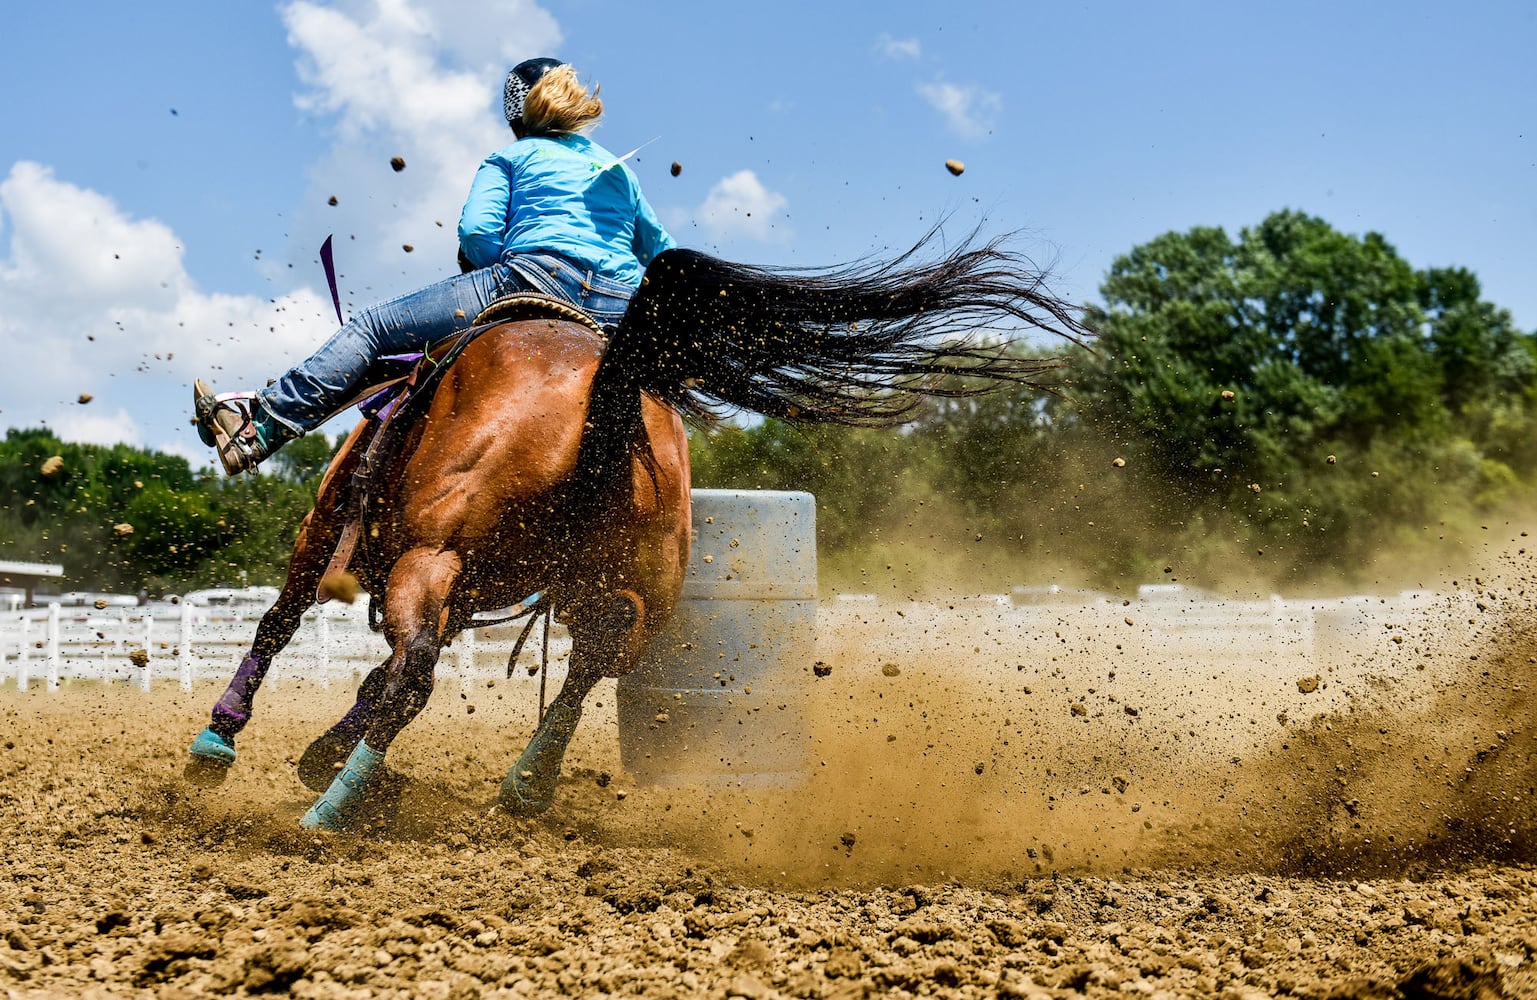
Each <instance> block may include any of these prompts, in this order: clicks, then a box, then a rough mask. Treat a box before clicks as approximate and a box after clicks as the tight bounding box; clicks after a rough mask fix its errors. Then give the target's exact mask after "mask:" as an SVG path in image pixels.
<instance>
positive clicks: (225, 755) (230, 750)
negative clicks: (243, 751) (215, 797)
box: [182, 729, 235, 785]
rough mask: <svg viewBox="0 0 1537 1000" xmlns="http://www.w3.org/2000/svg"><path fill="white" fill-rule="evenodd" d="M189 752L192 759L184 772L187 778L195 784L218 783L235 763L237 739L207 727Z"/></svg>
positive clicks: (199, 734) (193, 742) (198, 735)
mask: <svg viewBox="0 0 1537 1000" xmlns="http://www.w3.org/2000/svg"><path fill="white" fill-rule="evenodd" d="M188 753H190V754H191V755H192V759H191V760H189V761H187V767H186V769H185V770H184V771H183V772H182V774H183V775H184V776H185V777H186V779H187V780H188V781H190V782H192V783H193V784H195V785H217V784H219V783H220V782H222V781H223V780H224V777H225V775H227V774H229V769H230V765H232V764H234V763H235V741H234V740H232V739H229V738H227V737H224V736H220V735H219V734H218V733H216V732H214V731H213V730H212V729H205V730H203V731H202V732H201V733H198V734H197V739H195V740H193V741H192V746H191V747H189V748H188Z"/></svg>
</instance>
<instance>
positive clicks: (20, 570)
mask: <svg viewBox="0 0 1537 1000" xmlns="http://www.w3.org/2000/svg"><path fill="white" fill-rule="evenodd" d="M62 579H64V567H63V566H62V565H61V564H59V563H33V562H8V561H6V560H4V559H0V588H9V589H12V590H20V591H21V592H22V594H23V600H22V607H26V608H30V607H31V606H32V594H33V591H35V590H36V589H37V585H38V583H40V582H42V581H45V580H62Z"/></svg>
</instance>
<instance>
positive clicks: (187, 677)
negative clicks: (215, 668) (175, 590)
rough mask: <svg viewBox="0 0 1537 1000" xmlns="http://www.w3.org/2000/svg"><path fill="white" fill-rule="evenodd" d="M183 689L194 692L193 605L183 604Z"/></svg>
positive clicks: (181, 647)
mask: <svg viewBox="0 0 1537 1000" xmlns="http://www.w3.org/2000/svg"><path fill="white" fill-rule="evenodd" d="M179 652H180V654H181V689H182V690H183V691H191V690H192V605H190V604H188V603H187V602H186V601H183V602H182V604H181V646H180V649H179Z"/></svg>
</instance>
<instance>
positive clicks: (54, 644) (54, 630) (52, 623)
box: [48, 603, 59, 691]
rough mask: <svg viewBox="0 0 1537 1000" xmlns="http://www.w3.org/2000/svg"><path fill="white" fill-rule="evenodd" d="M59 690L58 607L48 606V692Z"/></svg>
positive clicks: (56, 605) (54, 605) (55, 604)
mask: <svg viewBox="0 0 1537 1000" xmlns="http://www.w3.org/2000/svg"><path fill="white" fill-rule="evenodd" d="M58 689H59V605H58V604H57V603H54V604H50V605H48V690H50V691H57V690H58Z"/></svg>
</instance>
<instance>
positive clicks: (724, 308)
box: [603, 232, 1092, 426]
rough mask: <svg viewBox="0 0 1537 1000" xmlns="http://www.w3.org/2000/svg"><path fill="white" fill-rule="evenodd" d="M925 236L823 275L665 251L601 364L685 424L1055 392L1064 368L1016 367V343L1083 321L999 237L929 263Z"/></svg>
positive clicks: (859, 413)
mask: <svg viewBox="0 0 1537 1000" xmlns="http://www.w3.org/2000/svg"><path fill="white" fill-rule="evenodd" d="M934 236H935V233H934V232H930V233H929V235H928V236H926V237H925V238H924V239H923V240H921V241H920V242H919V243H918V244H917V245H916V246H915V247H913V248H912V249H911V250H909V251H907V252H906V253H904V254H902V255H901V256H899V257H897V258H896V259H895V260H892V261H887V262H875V263H867V264H863V265H854V266H850V267H842V268H833V269H827V270H820V271H806V270H790V269H777V268H764V267H751V266H748V265H745V264H735V263H731V262H730V261H725V260H720V259H719V258H716V257H711V256H709V255H707V254H703V253H700V252H698V251H696V250H683V249H676V250H668V251H666V252H665V253H662V254H660V255H659V256H657V258H656V259H655V260H654V261H652V263H651V266H650V267H649V268H647V269H646V275H645V278H644V280H643V281H642V282H641V287H640V290H639V291H637V292H636V294H635V297H634V298H633V299H631V300H630V306H629V309H628V310H627V311H626V312H625V314H624V316H623V318H622V319H621V320H620V322H619V328H618V332H617V334H616V335H615V336H614V338H613V340H612V341H611V343H610V344H609V346H608V350H607V352H606V354H605V356H604V367H606V368H608V369H609V371H608V372H605V373H603V375H604V379H603V380H604V381H608V380H611V379H612V380H615V381H619V382H629V383H631V384H633V385H634V386H635V387H636V388H638V389H640V390H642V391H644V392H648V393H651V394H652V395H654V396H656V397H657V398H658V399H661V400H662V401H664V402H666V403H668V404H669V405H671V406H673V407H674V408H676V409H677V410H679V411H680V412H682V413H683V414H684V415H685V416H694V417H704V416H708V415H710V414H712V413H714V412H715V411H716V410H717V409H718V408H719V407H721V406H722V405H724V406H727V407H739V408H741V409H745V410H752V411H754V412H757V413H761V414H764V415H765V416H771V417H780V418H783V419H786V420H796V421H808V422H818V423H835V424H849V425H856V426H889V425H893V424H897V423H901V422H902V421H903V420H904V419H906V418H908V417H909V416H910V415H911V414H912V411H913V409H914V408H915V407H916V406H917V405H918V404H919V403H920V402H921V401H922V400H923V398H924V397H928V396H968V395H975V394H978V393H982V392H986V391H988V390H989V389H993V388H997V387H998V385H999V383H1014V384H1020V385H1025V386H1030V387H1034V388H1048V386H1046V385H1045V384H1043V383H1042V382H1041V381H1039V379H1040V376H1042V375H1043V374H1045V373H1046V372H1049V371H1050V370H1052V369H1054V368H1057V367H1060V365H1061V364H1062V363H1063V360H1062V359H1061V358H1059V357H1057V358H1030V357H1023V356H1021V353H1020V351H1019V349H1018V347H1017V346H1016V341H1017V339H1018V338H1019V336H1020V335H1021V334H1022V333H1025V332H1029V331H1035V332H1044V333H1048V334H1053V335H1056V336H1059V337H1062V338H1065V339H1067V340H1069V341H1072V342H1073V343H1077V344H1080V345H1083V344H1085V342H1086V341H1087V340H1088V339H1090V338H1091V336H1092V334H1091V333H1090V332H1089V331H1088V330H1087V329H1086V328H1085V327H1084V326H1083V325H1082V323H1081V320H1080V319H1079V315H1080V312H1079V310H1078V309H1077V308H1076V307H1074V306H1072V305H1069V304H1068V303H1066V302H1064V301H1062V300H1061V299H1058V298H1056V297H1055V296H1054V295H1052V294H1051V293H1050V292H1049V291H1048V290H1047V289H1046V287H1045V281H1044V275H1042V274H1041V273H1040V272H1038V271H1036V270H1035V269H1034V268H1033V267H1031V266H1030V265H1029V262H1028V261H1027V260H1025V259H1024V258H1022V257H1020V256H1018V255H1017V254H1014V253H1010V252H1008V251H1006V250H1004V249H1003V240H1002V239H998V240H994V241H992V242H990V243H988V244H986V245H985V246H980V247H975V246H971V245H969V244H963V245H962V246H961V247H960V248H958V249H956V250H954V251H951V252H950V253H948V254H945V255H943V256H942V257H940V258H939V259H937V260H931V261H924V260H922V259H921V258H922V255H923V251H924V250H925V248H926V247H927V245H928V244H929V243H930V242H932V240H933V237H934Z"/></svg>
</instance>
